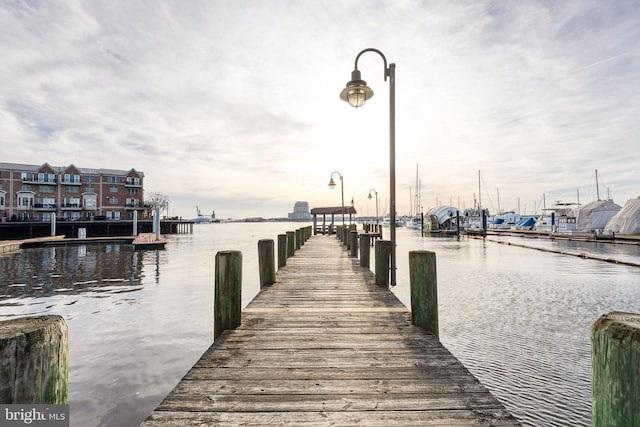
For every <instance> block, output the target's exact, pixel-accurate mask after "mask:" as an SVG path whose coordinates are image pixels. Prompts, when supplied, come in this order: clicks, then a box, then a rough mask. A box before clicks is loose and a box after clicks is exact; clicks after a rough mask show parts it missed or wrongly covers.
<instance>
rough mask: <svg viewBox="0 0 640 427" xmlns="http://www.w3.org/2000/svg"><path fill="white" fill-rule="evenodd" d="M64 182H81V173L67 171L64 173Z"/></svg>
mask: <svg viewBox="0 0 640 427" xmlns="http://www.w3.org/2000/svg"><path fill="white" fill-rule="evenodd" d="M64 182H76V183H79V182H80V175H75V174H70V173H65V174H64Z"/></svg>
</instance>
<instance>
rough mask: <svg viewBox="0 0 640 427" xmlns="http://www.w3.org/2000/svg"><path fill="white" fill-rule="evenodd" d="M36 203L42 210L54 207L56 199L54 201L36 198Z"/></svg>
mask: <svg viewBox="0 0 640 427" xmlns="http://www.w3.org/2000/svg"><path fill="white" fill-rule="evenodd" d="M38 203H39V205H40V206H42V207H43V208H50V207H53V206H55V204H56V199H54V198H53V197H38Z"/></svg>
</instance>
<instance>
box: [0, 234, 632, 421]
mask: <svg viewBox="0 0 640 427" xmlns="http://www.w3.org/2000/svg"><path fill="white" fill-rule="evenodd" d="M302 225H303V224H300V223H230V224H201V225H197V226H195V227H194V233H193V234H189V235H171V236H167V237H168V244H167V249H166V250H164V251H133V250H132V248H131V247H130V246H128V245H89V246H68V247H52V248H41V249H28V250H23V251H21V252H18V253H14V254H9V255H4V256H0V320H5V319H10V318H13V317H17V316H26V315H40V314H60V315H62V316H63V317H64V318H65V319H66V321H67V323H68V325H69V346H70V367H69V389H70V394H69V399H70V404H71V425H72V426H77V427H87V426H118V427H121V426H136V425H138V423H140V422H141V421H143V420H144V419H145V418H146V417H147V415H148V414H149V413H150V412H151V410H153V409H154V408H155V406H157V404H158V403H159V402H160V401H161V400H162V398H163V397H164V396H165V395H166V394H167V393H168V392H169V391H170V390H171V389H172V388H173V387H174V386H175V384H176V383H177V382H178V381H179V380H180V378H181V377H182V376H183V375H184V374H185V373H186V371H187V370H188V369H189V368H190V367H191V366H192V365H193V364H194V363H195V362H196V360H197V359H198V358H199V357H200V355H201V354H202V353H203V352H204V351H205V350H206V348H208V346H209V345H210V344H211V341H212V335H213V313H212V307H213V280H214V274H213V273H214V260H215V259H214V258H215V254H216V252H218V251H221V250H229V249H233V250H241V251H242V253H243V303H244V304H245V305H246V304H248V303H249V301H250V300H251V299H252V298H253V297H254V295H255V294H256V293H257V291H258V287H259V285H258V272H257V242H258V240H260V239H276V236H277V235H278V234H281V233H284V232H286V231H293V230H295V229H296V228H299V227H301V226H302ZM511 239H514V240H517V241H518V242H520V243H523V242H524V243H527V244H530V245H531V246H533V245H539V246H545V245H546V246H547V247H557V248H560V249H564V250H573V249H575V250H576V251H577V252H593V253H598V254H606V255H607V256H610V257H612V258H616V257H620V258H621V259H636V260H640V249H639V248H638V247H637V246H628V245H624V246H623V245H615V246H613V245H608V244H603V243H598V244H597V245H596V244H585V243H576V242H566V241H551V240H541V239H537V240H535V241H533V240H525V239H519V238H511ZM409 250H433V251H435V252H436V257H437V269H438V298H439V310H440V336H441V340H442V342H443V344H444V345H445V346H446V347H447V348H448V349H449V350H450V351H451V352H452V353H453V354H454V355H456V356H457V357H458V358H459V359H460V360H461V361H462V362H463V363H464V364H465V365H466V366H467V367H468V368H469V370H470V371H471V372H472V373H473V374H474V375H476V376H477V377H478V378H479V379H480V380H481V381H482V382H483V384H485V385H486V386H487V387H488V388H489V389H490V390H491V391H492V392H493V393H494V394H495V395H496V396H497V397H498V398H499V399H500V400H501V401H502V402H503V403H504V404H505V406H507V408H508V409H509V410H510V411H511V412H512V413H513V414H514V415H516V416H517V417H518V418H519V419H520V420H521V421H522V422H523V424H524V425H530V426H569V425H571V426H589V425H591V421H590V419H591V416H590V411H591V400H590V399H591V397H590V396H591V394H590V393H591V391H590V341H589V340H590V335H589V334H590V327H591V325H592V323H593V322H594V321H595V320H596V319H597V318H598V317H599V316H600V315H602V314H604V313H607V312H609V311H614V310H618V311H629V312H640V282H639V281H638V278H639V276H640V268H637V267H629V266H622V265H615V264H609V263H604V262H600V261H594V260H588V259H582V258H576V257H571V256H566V255H558V254H553V253H547V252H540V251H536V250H532V249H526V248H520V247H513V246H506V245H500V244H497V243H494V242H489V241H483V240H476V239H467V238H463V239H461V240H457V239H451V238H446V239H444V238H422V237H420V236H419V235H418V234H417V233H416V232H413V231H411V230H406V229H398V251H397V253H398V286H396V287H395V288H394V292H395V293H396V294H397V295H398V297H399V298H400V299H401V300H402V301H403V302H404V303H405V305H407V306H409V298H410V297H409V278H408V255H407V254H408V251H409Z"/></svg>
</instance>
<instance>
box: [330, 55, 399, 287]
mask: <svg viewBox="0 0 640 427" xmlns="http://www.w3.org/2000/svg"><path fill="white" fill-rule="evenodd" d="M365 52H375V53H377V54H378V55H380V57H382V61H383V62H384V80H385V81H387V77H389V187H390V188H389V195H390V198H391V201H390V203H391V205H390V207H389V236H390V239H391V254H390V258H391V286H395V285H396V64H389V66H388V67H387V58H385V56H384V54H383V53H382V52H380V51H379V50H378V49H373V48H369V49H364V50H363V51H361V52H360V53H359V54H358V56H356V62H355V67H354V69H353V71H352V72H351V80H350V81H349V82H348V83H347V86H346V87H345V88H344V89H342V92H340V99H342V100H343V101H347V102H348V103H349V104H350V105H351V106H353V107H356V108H358V107H362V106H363V105H364V103H365V101H366V100H367V99H369V98H371V97H372V96H373V90H371V88H370V87H369V86H367V82H365V81H364V80H362V77H360V70H358V59H360V56H361V55H362V54H363V53H365Z"/></svg>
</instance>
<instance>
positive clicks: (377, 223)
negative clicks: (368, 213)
mask: <svg viewBox="0 0 640 427" xmlns="http://www.w3.org/2000/svg"><path fill="white" fill-rule="evenodd" d="M379 219H380V215H379V214H378V192H377V191H376V225H379ZM376 231H377V230H376Z"/></svg>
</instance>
